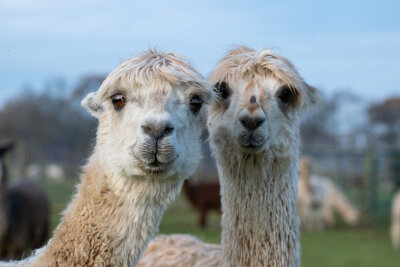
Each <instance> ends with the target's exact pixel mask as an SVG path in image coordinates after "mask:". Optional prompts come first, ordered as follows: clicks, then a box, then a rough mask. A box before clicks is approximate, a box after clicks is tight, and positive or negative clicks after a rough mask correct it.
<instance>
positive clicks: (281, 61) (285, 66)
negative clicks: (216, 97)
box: [209, 46, 308, 106]
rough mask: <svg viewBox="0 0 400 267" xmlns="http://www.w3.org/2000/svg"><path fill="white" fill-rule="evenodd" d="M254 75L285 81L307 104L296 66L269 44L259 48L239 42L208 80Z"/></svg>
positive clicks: (224, 79)
mask: <svg viewBox="0 0 400 267" xmlns="http://www.w3.org/2000/svg"><path fill="white" fill-rule="evenodd" d="M254 76H272V77H274V78H276V79H278V80H279V81H280V82H281V83H282V84H284V85H287V86H288V88H289V89H291V90H292V92H293V93H294V94H295V95H297V97H298V99H299V101H300V104H301V106H304V105H305V104H306V101H307V99H306V94H307V93H306V91H307V90H308V88H307V87H308V86H307V84H306V83H305V82H304V81H303V79H302V78H301V76H300V75H299V73H298V72H297V70H296V68H295V67H294V66H293V64H292V63H290V61H289V60H288V59H286V58H285V57H282V56H280V55H278V54H276V53H274V51H273V49H272V48H266V49H263V50H260V51H256V50H254V49H251V48H248V47H246V46H238V47H236V48H234V49H232V50H230V51H228V53H227V54H226V55H225V56H224V57H223V58H222V59H221V60H220V61H219V62H218V64H217V66H216V68H215V69H214V71H213V72H212V73H211V76H210V79H209V80H210V82H211V83H213V84H215V83H217V82H221V81H226V82H227V83H230V82H236V81H239V80H241V79H246V78H248V77H254Z"/></svg>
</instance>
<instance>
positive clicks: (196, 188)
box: [182, 133, 221, 228]
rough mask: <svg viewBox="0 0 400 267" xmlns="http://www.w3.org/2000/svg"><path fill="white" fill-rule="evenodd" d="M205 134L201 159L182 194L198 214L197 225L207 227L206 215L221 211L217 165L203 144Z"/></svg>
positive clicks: (208, 149) (186, 182) (185, 184)
mask: <svg viewBox="0 0 400 267" xmlns="http://www.w3.org/2000/svg"><path fill="white" fill-rule="evenodd" d="M206 139H207V134H206V133H204V134H203V141H204V142H203V147H202V150H203V159H202V160H201V162H200V164H199V167H198V168H197V170H196V172H195V174H194V175H193V176H192V178H191V179H190V180H194V181H193V182H192V181H190V182H189V180H185V183H184V184H183V188H182V192H183V193H184V194H185V196H186V198H187V199H188V200H189V202H190V203H191V204H192V206H193V207H194V208H195V209H197V210H198V211H199V212H200V219H199V225H200V226H201V227H203V228H204V227H205V226H206V225H207V213H208V212H209V211H211V210H215V211H219V212H220V211H221V197H220V194H219V192H220V185H219V181H218V171H217V165H216V163H215V160H214V158H213V157H212V156H211V151H210V148H209V146H208V144H207V143H206V142H205V140H206Z"/></svg>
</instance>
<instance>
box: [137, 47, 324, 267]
mask: <svg viewBox="0 0 400 267" xmlns="http://www.w3.org/2000/svg"><path fill="white" fill-rule="evenodd" d="M210 81H211V82H212V83H214V84H215V86H216V90H217V93H218V95H219V97H220V101H219V102H218V103H215V104H214V105H211V106H210V108H209V117H208V129H209V132H210V146H211V148H212V150H213V152H214V154H215V156H216V160H217V163H218V173H219V178H220V181H221V196H222V249H223V253H222V255H220V256H221V257H222V258H223V260H222V262H223V264H224V266H299V265H300V244H299V220H298V216H297V212H296V199H297V169H298V166H297V164H298V162H297V161H298V152H299V151H298V149H299V136H298V132H299V115H300V113H301V111H302V110H304V109H305V108H306V107H307V106H308V105H309V104H310V103H313V102H315V101H316V97H317V96H316V95H317V92H316V91H315V90H314V89H313V88H310V87H308V86H307V85H306V84H305V83H304V82H303V80H302V79H301V77H300V76H299V74H298V73H297V72H296V70H295V69H294V67H293V66H292V64H291V63H290V62H289V61H288V60H286V59H285V58H283V57H281V56H279V55H276V54H275V53H273V52H272V51H271V50H270V49H265V50H262V51H255V50H253V49H249V48H246V47H239V48H237V49H234V50H232V51H230V52H229V53H228V54H227V55H226V56H225V57H224V58H223V59H222V60H221V61H220V62H219V63H218V65H217V67H216V69H215V70H214V72H213V74H212V75H211V78H210ZM171 238H174V236H172V237H171ZM156 242H157V240H155V241H154V243H152V244H154V245H157V244H155V243H156ZM152 244H151V245H152ZM202 246H203V245H200V244H199V245H198V246H197V247H193V249H192V251H188V252H187V253H186V254H183V255H182V254H181V255H180V256H177V257H176V258H175V261H174V262H173V263H172V262H171V261H170V264H169V265H165V264H164V261H163V259H164V257H168V254H169V253H171V252H170V251H171V250H173V249H176V250H177V251H179V250H180V249H181V247H179V246H178V245H177V246H176V247H173V246H172V245H169V246H168V248H167V247H166V246H160V247H159V251H158V252H159V253H158V252H157V253H158V255H159V256H158V257H157V259H155V257H153V256H152V255H155V254H154V253H156V252H155V251H154V250H155V249H154V250H152V251H146V253H145V254H144V256H143V258H142V259H141V263H140V266H183V265H181V264H180V262H181V261H183V259H187V258H192V262H195V261H194V260H193V257H195V255H197V253H196V252H197V251H198V250H200V251H201V250H202V249H203V248H202ZM155 247H157V246H155ZM153 248H154V247H153ZM164 249H165V250H164ZM215 250H216V249H215ZM162 251H164V252H165V253H163V252H162ZM175 255H176V254H175ZM215 255H219V254H215ZM148 259H151V260H148ZM198 260H202V261H203V262H204V259H198ZM203 266H215V258H214V257H211V258H210V263H209V265H208V264H207V263H204V265H203Z"/></svg>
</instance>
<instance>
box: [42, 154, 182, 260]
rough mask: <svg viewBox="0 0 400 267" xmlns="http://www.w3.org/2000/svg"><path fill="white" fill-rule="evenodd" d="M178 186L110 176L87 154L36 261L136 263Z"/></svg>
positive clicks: (176, 182)
mask: <svg viewBox="0 0 400 267" xmlns="http://www.w3.org/2000/svg"><path fill="white" fill-rule="evenodd" d="M110 181H111V182H110ZM181 186H182V182H181V181H179V180H176V181H175V182H171V181H169V182H168V181H165V180H164V181H158V180H154V179H152V178H150V177H149V178H143V179H140V180H137V179H132V180H128V179H125V178H120V177H109V176H108V175H107V174H106V173H105V172H104V171H103V170H102V168H101V164H99V162H98V161H97V160H93V158H92V160H91V163H89V165H88V167H87V168H86V171H85V173H84V175H83V178H82V184H81V185H80V187H79V189H78V193H77V194H76V196H75V197H74V199H73V201H72V203H71V204H70V205H69V207H68V209H67V210H66V213H65V216H64V218H63V220H62V222H61V224H60V225H59V226H58V227H57V229H56V230H55V233H54V237H53V239H52V240H51V241H50V242H49V244H48V245H47V247H46V248H44V249H43V250H44V251H43V252H40V255H39V257H38V261H35V262H36V263H37V264H36V265H37V266H58V265H60V266H64V265H63V264H66V265H68V264H69V265H71V266H72V265H74V264H75V265H88V266H91V265H92V264H94V265H96V264H95V263H98V264H99V265H101V266H136V264H137V262H138V259H139V257H140V256H141V253H142V251H143V250H144V248H145V247H146V246H147V244H148V242H149V241H150V239H151V238H152V237H153V235H154V234H155V232H156V231H157V230H158V226H159V223H160V221H161V218H162V215H163V213H164V210H165V208H166V206H167V205H168V203H170V202H171V200H173V199H174V198H175V197H176V195H177V194H178V193H179V191H180V188H181ZM63 260H64V262H62V261H63ZM67 263H68V264H67ZM43 264H44V265H43Z"/></svg>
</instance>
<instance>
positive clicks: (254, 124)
mask: <svg viewBox="0 0 400 267" xmlns="http://www.w3.org/2000/svg"><path fill="white" fill-rule="evenodd" d="M239 120H240V123H241V124H242V125H243V127H244V128H246V129H247V130H249V131H254V130H255V129H257V128H258V127H260V126H261V125H262V124H263V123H264V121H265V118H262V117H259V116H256V117H253V116H249V115H244V116H241V117H240V118H239Z"/></svg>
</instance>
